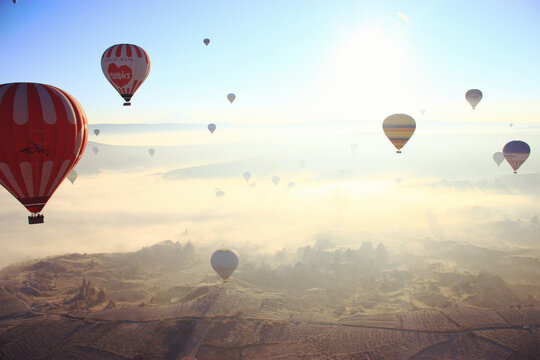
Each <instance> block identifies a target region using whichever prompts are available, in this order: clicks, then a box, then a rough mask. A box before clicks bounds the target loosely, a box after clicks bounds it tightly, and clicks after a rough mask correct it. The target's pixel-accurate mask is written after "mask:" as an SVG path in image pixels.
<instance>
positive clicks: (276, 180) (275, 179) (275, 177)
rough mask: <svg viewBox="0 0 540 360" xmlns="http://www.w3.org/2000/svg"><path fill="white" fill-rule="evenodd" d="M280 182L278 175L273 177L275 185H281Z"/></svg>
mask: <svg viewBox="0 0 540 360" xmlns="http://www.w3.org/2000/svg"><path fill="white" fill-rule="evenodd" d="M279 180H280V178H279V176H277V175H274V176H272V182H273V183H274V185H277V184H278V183H279Z"/></svg>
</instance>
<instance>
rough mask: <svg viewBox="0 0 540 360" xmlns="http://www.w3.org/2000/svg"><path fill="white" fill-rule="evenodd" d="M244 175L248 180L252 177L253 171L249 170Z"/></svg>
mask: <svg viewBox="0 0 540 360" xmlns="http://www.w3.org/2000/svg"><path fill="white" fill-rule="evenodd" d="M242 176H243V177H244V179H245V180H246V182H248V181H249V179H251V173H250V172H249V171H246V172H244V173H243V174H242Z"/></svg>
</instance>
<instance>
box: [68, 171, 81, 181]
mask: <svg viewBox="0 0 540 360" xmlns="http://www.w3.org/2000/svg"><path fill="white" fill-rule="evenodd" d="M78 177H79V174H77V172H76V171H75V169H73V170H71V171H70V172H69V174H68V176H67V178H68V180H69V181H71V183H72V184H73V183H74V182H75V180H77V178H78Z"/></svg>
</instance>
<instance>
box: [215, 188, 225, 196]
mask: <svg viewBox="0 0 540 360" xmlns="http://www.w3.org/2000/svg"><path fill="white" fill-rule="evenodd" d="M222 196H225V192H224V191H223V190H219V189H218V190H216V197H222Z"/></svg>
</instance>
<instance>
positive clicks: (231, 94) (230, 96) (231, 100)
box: [227, 93, 236, 104]
mask: <svg viewBox="0 0 540 360" xmlns="http://www.w3.org/2000/svg"><path fill="white" fill-rule="evenodd" d="M227 99H229V101H230V102H231V104H232V103H233V101H234V99H236V95H234V94H233V93H230V94H229V95H227Z"/></svg>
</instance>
